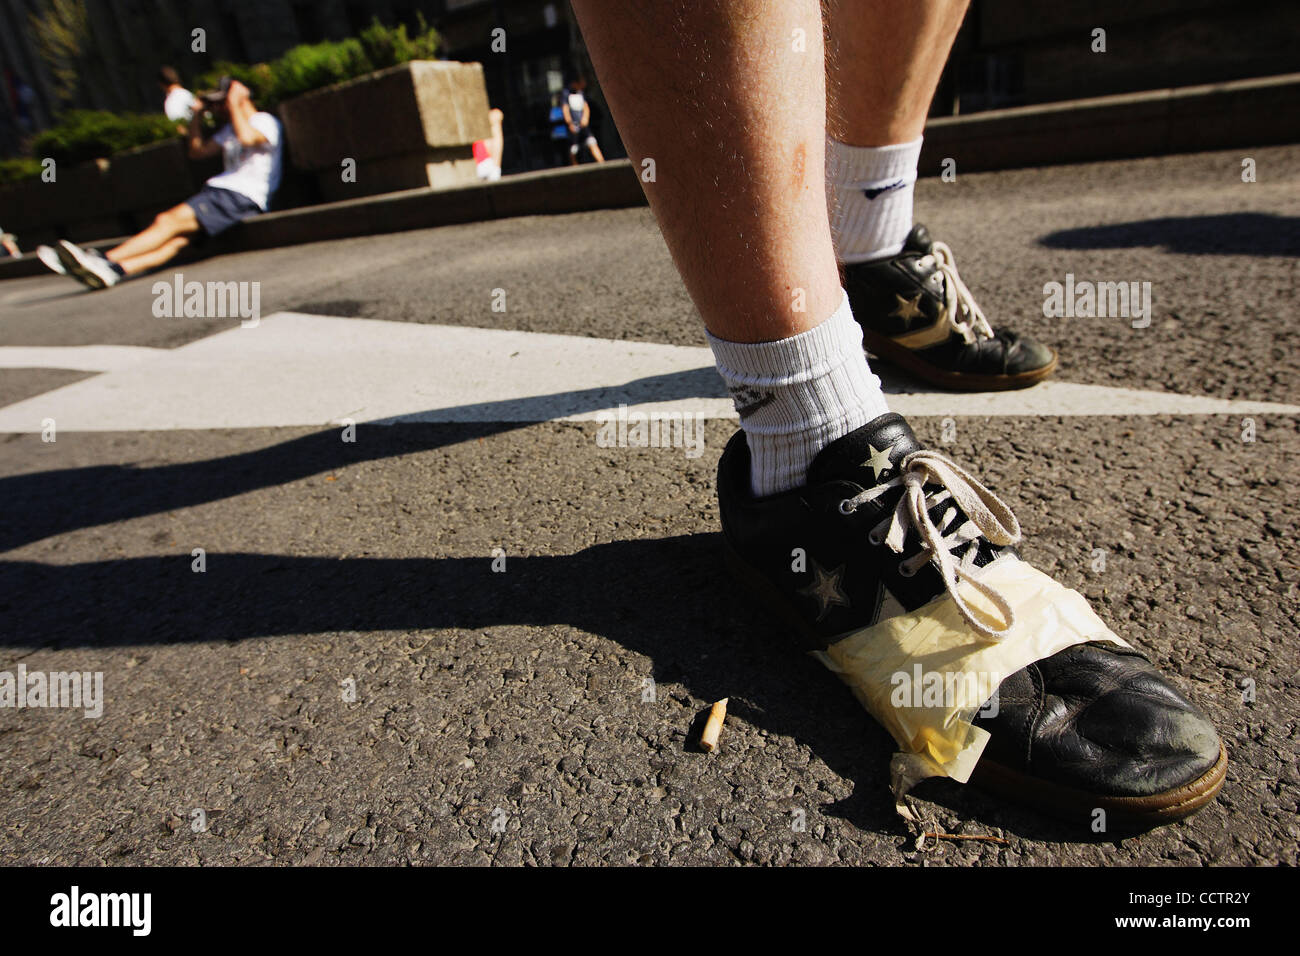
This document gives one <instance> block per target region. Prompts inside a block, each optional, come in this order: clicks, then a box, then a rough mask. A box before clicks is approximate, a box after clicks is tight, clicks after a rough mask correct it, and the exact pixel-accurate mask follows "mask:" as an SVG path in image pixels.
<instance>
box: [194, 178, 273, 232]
mask: <svg viewBox="0 0 1300 956" xmlns="http://www.w3.org/2000/svg"><path fill="white" fill-rule="evenodd" d="M185 205H187V206H189V207H190V208H191V209H193V210H194V218H195V219H197V220H198V221H199V228H200V229H202V230H203V232H204V233H205V234H206V235H209V236H219V235H221V233H223V232H225V231H226V230H227V229H229V228H230V227H231V226H237V225H239V223H240V222H242V221H243V220H245V219H247V218H248V217H249V216H255V215H257V214H258V213H260V212H261V211H262V207H261V206H259V205H258V204H257V203H255V202H253V200H251V199H249V198H248V197H247V196H245V195H244V194H243V193H237V192H235V191H234V190H233V189H222V188H221V187H220V186H204V187H203V188H202V189H200V190H199V191H198V192H197V193H195V194H194V195H193V196H191V197H190V198H189V199H187V200H185Z"/></svg>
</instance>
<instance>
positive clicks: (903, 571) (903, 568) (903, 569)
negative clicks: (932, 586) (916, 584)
mask: <svg viewBox="0 0 1300 956" xmlns="http://www.w3.org/2000/svg"><path fill="white" fill-rule="evenodd" d="M908 567H909V566H908V565H907V564H900V565H899V566H898V576H899V577H900V578H914V577H916V569H915V568H913V569H912V570H910V571H909V570H908Z"/></svg>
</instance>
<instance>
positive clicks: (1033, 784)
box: [970, 744, 1228, 829]
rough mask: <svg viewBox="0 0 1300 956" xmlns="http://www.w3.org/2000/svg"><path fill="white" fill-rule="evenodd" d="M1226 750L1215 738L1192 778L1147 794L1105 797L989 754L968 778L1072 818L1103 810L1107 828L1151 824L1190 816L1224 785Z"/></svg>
mask: <svg viewBox="0 0 1300 956" xmlns="http://www.w3.org/2000/svg"><path fill="white" fill-rule="evenodd" d="M1227 772H1228V752H1227V751H1226V750H1224V748H1223V744H1219V759H1218V760H1217V761H1216V762H1215V764H1214V766H1213V767H1211V768H1210V769H1209V770H1207V771H1205V773H1203V774H1201V776H1199V777H1198V778H1197V779H1195V780H1193V781H1192V782H1191V783H1187V784H1183V785H1182V786H1181V787H1174V788H1173V789H1172V790H1166V791H1164V792H1163V793H1155V794H1151V795H1150V796H1147V797H1105V796H1101V795H1099V794H1095V793H1088V792H1087V791H1084V790H1076V789H1074V788H1073V787H1065V786H1062V785H1061V784H1057V783H1052V782H1051V781H1050V780H1042V779H1040V778H1038V777H1031V776H1029V775H1028V774H1024V773H1021V772H1020V771H1018V770H1012V769H1011V768H1010V767H1004V766H1002V765H1001V764H999V763H995V762H994V761H991V760H980V761H979V763H977V764H976V765H975V771H974V772H973V773H972V774H971V778H970V782H971V783H973V784H975V785H976V786H977V787H980V788H981V789H983V790H987V791H989V792H991V793H995V794H997V795H998V796H1001V797H1007V798H1008V799H1011V800H1015V801H1016V802H1017V803H1023V804H1026V805H1028V806H1031V807H1034V808H1035V809H1038V810H1042V811H1043V812H1044V813H1049V814H1051V815H1052V816H1054V817H1058V818H1060V819H1064V820H1069V821H1070V822H1072V823H1077V822H1084V823H1089V824H1091V822H1092V819H1093V815H1094V813H1095V811H1097V810H1099V809H1100V810H1104V811H1106V827H1107V829H1116V828H1118V829H1149V828H1150V827H1157V826H1162V825H1164V824H1166V823H1173V822H1175V821H1176V820H1181V819H1183V818H1184V817H1189V816H1191V815H1192V814H1193V813H1195V812H1196V811H1197V810H1199V809H1201V808H1202V807H1203V806H1205V805H1206V804H1207V803H1209V802H1210V801H1211V800H1213V799H1214V798H1215V797H1216V796H1218V795H1219V791H1220V790H1222V789H1223V781H1224V779H1225V777H1226V776H1227Z"/></svg>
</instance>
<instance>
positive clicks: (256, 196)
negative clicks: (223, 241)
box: [36, 77, 284, 289]
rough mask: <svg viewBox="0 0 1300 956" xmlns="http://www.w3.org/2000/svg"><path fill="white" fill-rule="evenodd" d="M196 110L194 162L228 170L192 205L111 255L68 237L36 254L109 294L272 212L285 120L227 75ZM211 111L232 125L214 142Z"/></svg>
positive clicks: (163, 217) (167, 214)
mask: <svg viewBox="0 0 1300 956" xmlns="http://www.w3.org/2000/svg"><path fill="white" fill-rule="evenodd" d="M194 106H195V110H194V115H193V117H192V118H191V119H190V124H189V133H188V135H189V152H190V157H191V158H193V159H206V158H207V157H210V156H217V155H221V156H222V157H224V165H225V169H224V171H223V172H221V173H219V174H218V175H216V176H213V177H212V178H211V179H209V180H208V181H207V183H205V184H204V186H203V188H202V189H200V190H199V191H198V192H197V193H196V194H195V195H193V196H191V197H190V198H189V199H187V200H185V202H183V203H181V204H180V205H178V206H173V207H172V208H171V209H168V210H166V211H164V212H161V213H159V214H158V216H157V218H156V219H154V221H153V223H152V224H151V225H150V226H149V228H147V229H145V230H144V231H143V232H140V233H137V234H136V235H134V236H132V237H131V238H130V239H128V240H127V241H126V242H124V243H122V244H121V245H119V246H115V247H114V248H112V249H110V250H108V252H106V253H103V254H101V253H99V252H96V251H94V250H91V249H83V248H81V247H80V246H78V245H75V244H73V243H71V242H69V241H68V240H66V239H61V240H59V244H58V246H57V247H54V248H51V247H50V246H41V247H40V248H39V249H37V250H36V254H37V256H39V257H40V260H41V262H43V263H45V265H46V266H47V267H49V268H50V269H51V270H53V271H54V272H57V273H59V274H60V275H70V276H72V277H73V278H75V279H77V280H79V281H80V282H82V283H84V284H85V285H88V286H90V287H91V288H92V289H103V288H105V287H107V286H112V285H117V283H119V282H121V281H122V280H123V279H125V278H128V277H130V276H134V275H138V274H140V273H142V272H147V271H148V270H150V269H156V268H157V267H158V266H160V265H162V264H163V263H165V262H167V261H169V260H171V259H173V258H175V257H176V255H177V254H178V253H179V252H180V251H181V250H182V249H184V248H185V247H186V246H188V245H189V244H190V243H191V242H192V241H193V240H194V239H196V238H203V237H212V236H218V235H220V234H221V233H223V232H225V231H226V230H227V229H229V228H230V227H231V226H235V225H238V224H239V223H240V222H242V221H243V220H244V219H246V218H248V217H250V216H255V215H257V214H258V213H262V212H265V211H266V210H267V208H269V206H270V202H271V196H272V195H273V194H274V193H275V190H276V189H277V188H278V187H279V185H280V164H281V158H282V154H283V142H284V137H283V133H282V131H281V127H280V121H279V120H278V119H276V118H275V117H274V116H272V115H271V114H270V113H261V112H258V110H257V107H256V106H254V105H253V100H252V98H251V96H250V95H249V92H248V87H246V86H244V84H242V83H240V82H239V81H238V80H231V79H230V77H223V78H222V81H221V88H220V89H218V90H216V91H214V92H212V93H205V94H204V95H203V96H202V97H201V98H200V100H197V101H195V103H194ZM205 111H208V112H211V113H212V115H213V116H215V117H217V118H218V119H219V120H225V121H226V122H225V124H224V125H223V126H222V127H221V128H220V129H218V130H217V131H216V133H214V134H213V135H212V137H211V138H210V139H205V138H204V136H203V127H202V122H203V115H204V112H205Z"/></svg>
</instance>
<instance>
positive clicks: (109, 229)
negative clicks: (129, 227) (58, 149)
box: [0, 160, 120, 248]
mask: <svg viewBox="0 0 1300 956" xmlns="http://www.w3.org/2000/svg"><path fill="white" fill-rule="evenodd" d="M0 217H3V218H0V224H2V225H3V226H4V228H5V229H6V230H7V231H9V232H12V233H15V234H16V235H17V236H18V238H19V240H20V241H21V242H22V243H23V247H24V248H26V247H27V246H29V245H30V244H31V243H32V242H43V241H48V240H50V239H52V238H55V237H58V236H63V237H67V238H70V239H72V240H74V241H78V240H81V239H86V238H99V237H101V236H111V235H114V234H115V233H116V232H117V231H118V230H119V229H120V224H119V223H118V217H117V212H116V210H115V209H114V208H113V197H112V190H111V189H110V188H109V177H108V162H107V161H106V160H97V161H95V162H92V163H81V164H79V165H76V166H67V165H60V166H58V167H56V170H55V180H54V182H52V183H47V182H43V181H41V180H39V179H35V180H30V181H28V182H22V183H11V184H10V185H8V186H4V187H0Z"/></svg>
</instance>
